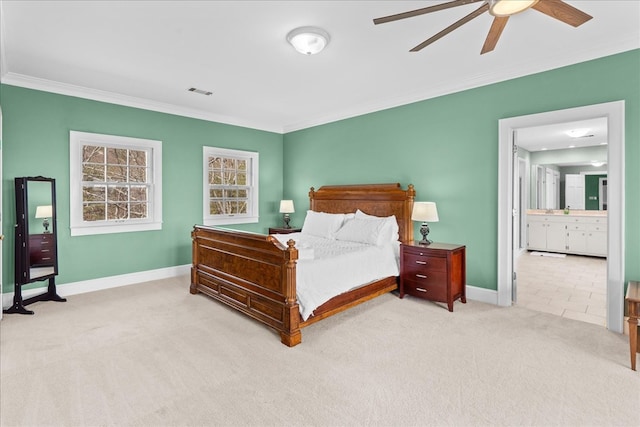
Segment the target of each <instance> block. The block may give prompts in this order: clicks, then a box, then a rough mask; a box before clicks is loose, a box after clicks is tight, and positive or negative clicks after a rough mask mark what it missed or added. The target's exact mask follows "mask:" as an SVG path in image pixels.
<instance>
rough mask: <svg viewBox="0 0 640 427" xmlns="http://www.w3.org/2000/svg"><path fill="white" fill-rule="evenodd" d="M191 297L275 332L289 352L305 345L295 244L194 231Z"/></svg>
mask: <svg viewBox="0 0 640 427" xmlns="http://www.w3.org/2000/svg"><path fill="white" fill-rule="evenodd" d="M191 237H192V239H193V265H192V267H191V287H190V292H191V293H192V294H195V293H197V292H202V293H204V294H206V295H209V296H210V297H212V298H215V299H217V300H219V301H221V302H223V303H224V304H226V305H229V306H231V307H233V308H235V309H237V310H239V311H241V312H243V313H245V314H247V315H248V316H250V317H252V318H254V319H256V320H258V321H260V322H262V323H264V324H266V325H267V326H270V327H272V328H274V329H276V330H277V331H278V332H279V333H280V339H281V340H282V342H283V343H284V344H286V345H288V346H290V347H291V346H294V345H296V344H298V343H300V341H301V333H300V311H299V307H298V304H297V302H296V260H297V259H298V250H297V249H296V248H295V246H294V242H293V241H289V242H288V247H284V246H283V245H282V244H281V243H280V242H278V240H277V239H275V238H274V237H271V236H263V235H259V234H251V233H243V232H236V231H228V230H220V229H215V228H207V227H199V226H195V227H194V228H193V231H192V232H191Z"/></svg>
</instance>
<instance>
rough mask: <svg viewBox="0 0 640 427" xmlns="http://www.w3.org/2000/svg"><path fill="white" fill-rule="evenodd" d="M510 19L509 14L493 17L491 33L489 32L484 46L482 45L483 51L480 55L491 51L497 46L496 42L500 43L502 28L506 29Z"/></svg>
mask: <svg viewBox="0 0 640 427" xmlns="http://www.w3.org/2000/svg"><path fill="white" fill-rule="evenodd" d="M508 20H509V17H508V16H496V17H495V18H494V19H493V23H492V24H491V28H490V29H489V34H487V38H486V40H485V41H484V46H482V52H480V55H482V54H485V53H487V52H491V51H492V50H493V49H495V48H496V44H498V40H499V39H500V35H501V34H502V30H504V27H505V25H507V21H508Z"/></svg>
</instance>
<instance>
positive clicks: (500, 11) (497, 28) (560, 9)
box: [373, 0, 593, 55]
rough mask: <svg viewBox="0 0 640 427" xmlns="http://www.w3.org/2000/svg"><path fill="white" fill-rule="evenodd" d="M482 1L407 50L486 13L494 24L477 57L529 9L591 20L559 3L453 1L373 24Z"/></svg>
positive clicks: (577, 20) (578, 20)
mask: <svg viewBox="0 0 640 427" xmlns="http://www.w3.org/2000/svg"><path fill="white" fill-rule="evenodd" d="M480 1H481V2H482V3H483V4H482V6H480V7H479V8H478V9H476V10H475V11H473V12H471V13H470V14H468V15H467V16H465V17H464V18H462V19H460V20H458V21H456V22H454V23H453V24H451V25H449V26H448V27H447V28H445V29H444V30H442V31H440V32H439V33H437V34H436V35H434V36H432V37H431V38H429V39H427V40H425V41H423V42H422V43H420V44H419V45H417V46H416V47H414V48H413V49H411V50H410V52H418V51H420V50H422V49H423V48H424V47H426V46H429V45H430V44H431V43H433V42H435V41H436V40H438V39H440V38H442V37H444V36H446V35H447V34H449V33H450V32H452V31H453V30H455V29H456V28H458V27H460V26H462V25H464V24H466V23H467V22H469V21H471V20H472V19H474V18H476V17H478V16H480V15H482V14H483V13H485V12H487V11H488V12H489V13H490V14H491V15H493V16H494V18H493V24H491V28H490V29H489V34H488V35H487V38H486V40H485V42H484V46H483V47H482V51H481V52H480V54H481V55H482V54H485V53H487V52H491V51H492V50H493V49H494V48H495V47H496V44H497V43H498V39H499V38H500V35H501V34H502V30H504V27H505V25H507V21H508V20H509V17H510V16H511V15H515V14H516V13H520V12H523V11H525V10H527V9H529V8H532V9H535V10H537V11H538V12H542V13H544V14H545V15H548V16H550V17H552V18H555V19H557V20H559V21H562V22H564V23H566V24H569V25H572V26H574V27H578V26H580V25H582V24H584V23H585V22H587V21H588V20H590V19H591V18H593V17H592V16H591V15H588V14H586V13H584V12H583V11H581V10H579V9H576V8H575V7H573V6H571V5H569V4H567V3H565V2H564V1H562V0H454V1H449V2H447V3H440V4H436V5H433V6H428V7H423V8H422V9H416V10H412V11H409V12H403V13H398V14H396V15H389V16H384V17H382V18H376V19H374V20H373V23H374V24H376V25H378V24H384V23H386V22H393V21H398V20H400V19H405V18H412V17H414V16H419V15H424V14H426V13H431V12H437V11H439V10H444V9H449V8H452V7H456V6H463V5H466V4H470V3H477V2H480Z"/></svg>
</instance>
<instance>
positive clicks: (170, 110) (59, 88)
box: [1, 72, 282, 134]
mask: <svg viewBox="0 0 640 427" xmlns="http://www.w3.org/2000/svg"><path fill="white" fill-rule="evenodd" d="M1 82H2V83H3V84H7V85H10V86H19V87H23V88H27V89H35V90H41V91H44V92H51V93H57V94H59V95H67V96H74V97H77V98H83V99H90V100H93V101H100V102H106V103H109V104H117V105H123V106H126V107H133V108H140V109H143V110H150V111H157V112H160V113H167V114H173V115H177V116H183V117H191V118H194V119H201V120H207V121H210V122H216V123H222V124H227V125H232V126H239V127H246V128H250V129H256V130H263V131H267V132H275V133H279V134H281V133H282V128H281V127H278V126H273V125H269V124H265V123H255V122H249V121H246V120H243V119H239V118H235V117H230V116H224V115H220V114H214V113H211V112H208V111H204V110H198V109H193V108H185V107H181V106H178V105H174V104H167V103H162V102H157V101H152V100H149V99H144V98H137V97H133V96H128V95H122V94H119V93H115V92H109V91H104V90H99V89H92V88H88V87H84V86H76V85H70V84H67V83H61V82H57V81H53V80H47V79H41V78H38V77H32V76H27V75H24V74H18V73H12V72H8V73H6V74H5V75H3V76H2V79H1Z"/></svg>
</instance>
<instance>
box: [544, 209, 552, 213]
mask: <svg viewBox="0 0 640 427" xmlns="http://www.w3.org/2000/svg"><path fill="white" fill-rule="evenodd" d="M544 213H546V214H552V213H553V209H547V210H546V211H544Z"/></svg>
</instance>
